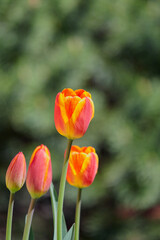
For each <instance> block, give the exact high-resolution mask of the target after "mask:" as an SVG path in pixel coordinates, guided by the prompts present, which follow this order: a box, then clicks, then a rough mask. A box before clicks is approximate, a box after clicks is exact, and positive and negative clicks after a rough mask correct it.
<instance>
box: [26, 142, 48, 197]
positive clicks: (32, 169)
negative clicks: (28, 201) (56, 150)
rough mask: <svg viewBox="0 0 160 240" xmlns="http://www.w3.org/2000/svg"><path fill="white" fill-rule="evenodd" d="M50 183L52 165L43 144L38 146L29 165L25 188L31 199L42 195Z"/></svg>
mask: <svg viewBox="0 0 160 240" xmlns="http://www.w3.org/2000/svg"><path fill="white" fill-rule="evenodd" d="M51 181H52V164H51V156H50V152H49V150H48V148H47V147H46V146H44V145H43V144H42V145H40V146H38V147H37V148H36V149H35V150H34V152H33V154H32V156H31V160H30V163H29V168H28V173H27V179H26V186H27V189H28V192H29V193H30V195H31V197H32V198H33V199H35V198H39V197H41V196H42V195H44V194H45V193H46V192H47V191H48V189H49V187H50V184H51Z"/></svg>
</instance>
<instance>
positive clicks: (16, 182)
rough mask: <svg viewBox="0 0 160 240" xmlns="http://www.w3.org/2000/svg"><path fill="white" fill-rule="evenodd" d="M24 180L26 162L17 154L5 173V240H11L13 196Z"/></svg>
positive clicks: (20, 154)
mask: <svg viewBox="0 0 160 240" xmlns="http://www.w3.org/2000/svg"><path fill="white" fill-rule="evenodd" d="M25 179H26V160H25V157H24V155H23V153H22V152H19V153H18V154H17V155H16V156H15V157H14V158H13V159H12V161H11V163H10V165H9V167H8V169H7V172H6V186H7V188H8V189H9V190H10V198H9V204H8V213H7V224H6V240H11V233H12V218H13V207H14V194H15V192H17V191H18V190H20V189H21V188H22V186H23V184H24V182H25Z"/></svg>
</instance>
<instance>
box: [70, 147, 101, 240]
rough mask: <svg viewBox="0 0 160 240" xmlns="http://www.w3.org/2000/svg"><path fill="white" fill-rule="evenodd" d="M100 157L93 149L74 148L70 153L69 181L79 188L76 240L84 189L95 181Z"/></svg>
mask: <svg viewBox="0 0 160 240" xmlns="http://www.w3.org/2000/svg"><path fill="white" fill-rule="evenodd" d="M98 161H99V160H98V155H97V154H96V152H95V149H94V148H93V147H82V148H80V147H78V146H75V145H74V146H72V147H71V151H70V157H69V163H68V169H67V181H68V183H69V184H71V185H72V186H75V187H77V188H78V194H77V202H76V212H75V232H74V239H75V240H79V227H80V211H81V194H82V188H85V187H88V186H90V185H91V184H92V182H93V181H94V178H95V176H96V173H97V170H98Z"/></svg>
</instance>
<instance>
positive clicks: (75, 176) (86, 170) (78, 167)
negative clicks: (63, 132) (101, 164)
mask: <svg viewBox="0 0 160 240" xmlns="http://www.w3.org/2000/svg"><path fill="white" fill-rule="evenodd" d="M98 161H99V160H98V155H97V154H96V152H95V149H94V148H93V147H82V148H80V147H78V146H75V145H74V146H72V148H71V152H70V157H69V164H68V169H67V181H68V183H69V184H71V185H72V186H75V187H77V188H85V187H88V186H89V185H91V184H92V182H93V181H94V178H95V176H96V173H97V170H98Z"/></svg>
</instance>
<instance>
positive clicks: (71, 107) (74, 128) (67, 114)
mask: <svg viewBox="0 0 160 240" xmlns="http://www.w3.org/2000/svg"><path fill="white" fill-rule="evenodd" d="M93 117H94V104H93V101H92V99H91V94H90V93H88V92H86V91H85V90H83V89H78V90H76V91H73V90H72V89H70V88H66V89H64V90H63V91H62V92H59V93H58V94H57V96H56V100H55V108H54V122H55V126H56V129H57V131H58V132H59V133H60V134H61V135H63V136H65V137H67V138H68V139H72V140H73V139H76V138H80V137H82V136H83V135H84V134H85V132H86V130H87V128H88V126H89V123H90V121H91V120H92V118H93Z"/></svg>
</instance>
